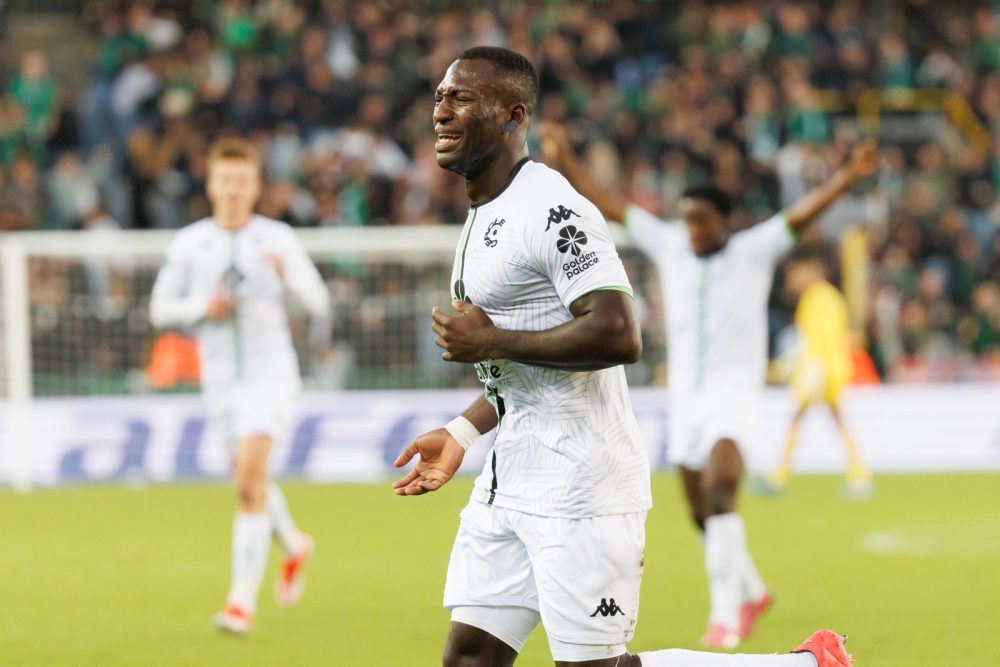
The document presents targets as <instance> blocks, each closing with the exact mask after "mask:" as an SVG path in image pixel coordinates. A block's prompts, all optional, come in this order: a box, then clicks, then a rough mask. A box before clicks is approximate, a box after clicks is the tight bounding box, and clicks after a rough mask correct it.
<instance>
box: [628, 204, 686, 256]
mask: <svg viewBox="0 0 1000 667" xmlns="http://www.w3.org/2000/svg"><path fill="white" fill-rule="evenodd" d="M624 217H625V219H624V220H622V224H623V225H624V226H625V230H626V231H627V232H628V235H629V238H631V239H632V240H633V241H634V242H635V243H636V245H638V246H640V247H646V248H656V247H659V246H661V245H663V243H664V241H668V240H669V239H667V238H665V237H667V236H669V235H670V232H672V231H675V230H674V229H673V227H672V226H671V225H670V224H669V223H667V222H666V221H665V220H661V219H660V218H658V217H656V216H655V215H653V214H652V213H650V212H649V211H647V210H646V209H644V208H642V207H641V206H636V205H635V204H630V205H629V206H628V208H626V209H625V216H624Z"/></svg>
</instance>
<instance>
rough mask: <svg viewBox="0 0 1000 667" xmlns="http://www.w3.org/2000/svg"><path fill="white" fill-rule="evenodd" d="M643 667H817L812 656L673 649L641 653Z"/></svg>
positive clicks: (808, 654)
mask: <svg viewBox="0 0 1000 667" xmlns="http://www.w3.org/2000/svg"><path fill="white" fill-rule="evenodd" d="M639 660H640V661H641V662H642V667H816V658H815V657H814V656H813V654H812V653H784V654H770V655H748V654H746V653H734V654H726V653H702V652H699V651H685V650H683V649H679V648H672V649H668V650H666V651H651V652H649V653H640V654H639Z"/></svg>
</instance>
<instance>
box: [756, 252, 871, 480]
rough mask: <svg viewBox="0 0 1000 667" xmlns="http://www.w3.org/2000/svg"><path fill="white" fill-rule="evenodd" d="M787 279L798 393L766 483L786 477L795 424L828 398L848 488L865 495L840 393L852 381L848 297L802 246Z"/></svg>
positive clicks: (792, 385) (862, 472)
mask: <svg viewBox="0 0 1000 667" xmlns="http://www.w3.org/2000/svg"><path fill="white" fill-rule="evenodd" d="M785 283H786V288H787V289H788V291H789V292H790V293H791V294H792V295H793V296H797V297H798V300H799V301H798V307H797V308H796V309H795V327H796V329H797V330H798V333H799V340H800V346H799V352H798V356H797V358H796V360H795V365H794V368H793V371H792V376H791V380H790V382H789V386H790V388H791V390H792V392H793V393H794V394H795V397H796V398H797V399H798V403H799V405H798V409H797V410H796V412H795V416H794V417H793V418H792V424H791V427H790V428H789V432H788V440H787V442H786V443H785V451H784V454H783V455H782V459H781V463H780V465H779V466H778V467H777V468H776V469H775V470H774V471H773V472H772V473H771V474H770V475H769V476H768V478H767V483H768V486H769V487H770V488H771V489H772V490H775V491H780V490H782V489H783V488H784V487H785V484H786V483H787V482H788V477H789V474H790V469H791V463H792V455H793V454H794V452H795V445H796V443H797V440H798V432H799V424H800V423H801V421H802V418H803V417H804V416H805V413H806V411H807V410H808V409H809V408H810V407H811V406H813V405H817V404H819V403H824V404H826V406H827V407H829V408H830V413H831V414H832V415H833V420H834V422H835V423H836V425H837V430H838V431H839V432H840V437H841V438H842V439H843V441H844V448H845V449H846V450H847V460H848V470H847V487H846V489H847V493H848V494H849V495H851V496H854V497H859V496H860V497H863V496H866V495H868V494H869V493H870V492H871V474H870V473H869V472H868V469H867V468H865V466H864V464H863V463H862V462H861V457H860V455H859V454H858V447H857V444H856V443H855V442H854V438H852V437H851V434H850V432H849V431H848V430H847V426H846V425H845V424H844V419H843V416H842V415H841V412H840V396H841V394H842V393H843V391H844V389H845V388H846V387H847V385H848V384H849V383H850V381H851V375H852V368H851V367H852V363H851V349H850V330H849V328H848V317H847V302H846V301H845V300H844V297H843V296H842V295H841V294H840V292H839V291H838V290H837V288H836V287H834V286H833V285H831V284H830V283H829V282H828V281H827V280H826V267H825V265H824V263H823V260H822V258H821V257H820V256H819V255H818V254H816V253H815V252H811V251H809V250H808V249H805V248H802V249H801V250H800V251H799V252H797V253H793V255H792V256H791V257H790V259H789V260H788V262H787V264H786V268H785Z"/></svg>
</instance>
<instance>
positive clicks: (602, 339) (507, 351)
mask: <svg viewBox="0 0 1000 667" xmlns="http://www.w3.org/2000/svg"><path fill="white" fill-rule="evenodd" d="M453 306H454V307H455V309H456V310H457V311H458V314H456V315H447V314H445V313H444V311H442V310H441V309H440V308H435V309H434V332H435V333H436V334H437V336H438V337H437V341H436V342H437V345H438V346H439V347H441V348H442V349H444V350H445V352H444V354H442V355H441V358H442V359H444V360H445V361H457V362H463V363H474V362H477V361H482V360H484V359H510V360H513V361H519V362H523V363H527V364H534V365H536V366H546V367H548V368H558V369H561V370H569V371H592V370H600V369H602V368H610V367H611V366H618V365H621V364H631V363H635V362H636V361H638V360H639V357H640V356H641V355H642V336H641V334H640V332H639V321H638V317H637V316H636V312H635V303H634V301H633V299H632V295H631V294H627V293H625V292H621V291H618V290H597V291H594V292H590V293H588V294H584V295H583V296H581V297H579V298H578V299H576V300H574V301H573V303H572V304H570V309H569V310H570V312H571V313H572V314H573V319H572V320H570V321H569V322H566V323H564V324H560V325H559V326H556V327H552V328H551V329H545V330H543V331H512V330H509V329H499V328H497V327H496V326H494V324H493V321H492V320H491V319H490V317H489V315H487V314H486V312H485V311H483V309H482V308H479V307H478V306H474V305H471V304H467V303H455V304H453Z"/></svg>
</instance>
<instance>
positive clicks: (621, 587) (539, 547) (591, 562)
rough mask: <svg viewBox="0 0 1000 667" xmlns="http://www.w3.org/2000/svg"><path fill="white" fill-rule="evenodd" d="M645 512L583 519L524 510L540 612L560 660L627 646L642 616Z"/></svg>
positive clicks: (608, 653)
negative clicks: (530, 513)
mask: <svg viewBox="0 0 1000 667" xmlns="http://www.w3.org/2000/svg"><path fill="white" fill-rule="evenodd" d="M645 518H646V513H645V512H638V513H633V514H618V515H609V516H600V517H591V518H586V519H561V518H547V517H536V516H531V515H522V519H521V520H520V521H519V522H518V534H519V535H521V537H522V539H523V540H524V542H525V544H527V545H528V549H529V551H530V553H531V562H532V567H533V569H534V576H535V583H536V586H537V588H538V596H539V611H540V613H541V618H542V624H543V625H544V626H545V632H546V634H547V635H548V637H549V646H550V649H551V651H552V657H553V658H554V659H555V660H557V661H566V662H585V661H588V660H598V659H603V658H609V657H615V656H618V655H622V654H623V653H624V652H625V644H626V643H627V642H628V641H629V640H630V639H631V638H632V634H633V632H634V631H635V624H636V621H637V620H638V617H639V587H640V584H641V582H642V571H643V564H644V560H643V559H644V550H645V540H646V536H645Z"/></svg>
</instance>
